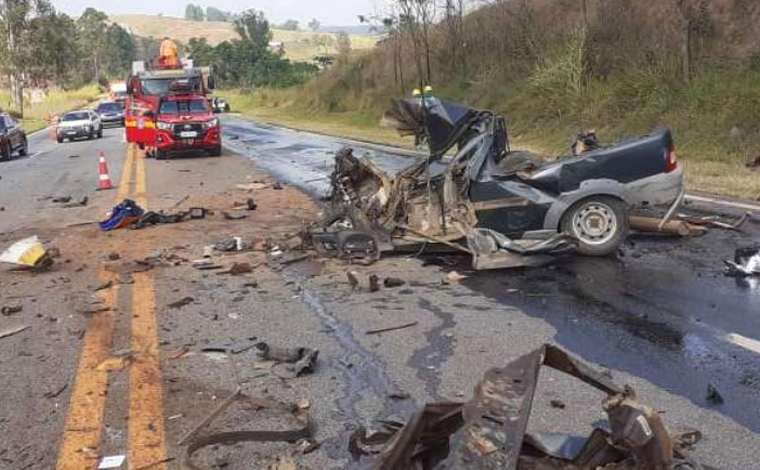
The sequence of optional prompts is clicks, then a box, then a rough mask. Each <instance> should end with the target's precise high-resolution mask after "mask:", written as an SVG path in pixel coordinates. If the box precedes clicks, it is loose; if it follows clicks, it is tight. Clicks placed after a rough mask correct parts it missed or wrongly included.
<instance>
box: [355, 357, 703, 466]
mask: <svg viewBox="0 0 760 470" xmlns="http://www.w3.org/2000/svg"><path fill="white" fill-rule="evenodd" d="M541 366H547V367H551V368H554V369H556V370H558V371H561V372H564V373H566V374H569V375H571V376H573V377H576V378H578V379H580V380H581V381H583V382H585V383H586V384H588V385H591V386H593V387H594V388H596V389H598V390H600V391H602V392H604V393H606V394H607V399H606V400H605V401H604V403H603V406H604V410H605V411H606V412H607V415H608V418H609V430H607V429H603V428H597V429H595V430H594V431H593V432H592V433H591V435H590V436H589V438H588V439H587V440H586V442H585V443H583V444H580V445H578V446H576V445H571V443H572V441H573V439H572V438H571V437H570V436H559V435H556V434H551V435H549V434H541V433H532V432H531V433H528V432H527V425H528V419H529V418H530V413H531V407H532V403H533V398H534V394H535V391H536V386H537V380H538V375H539V370H540V368H541ZM383 426H384V428H383V429H382V430H381V431H377V432H374V433H370V432H368V431H367V430H366V429H360V430H359V431H358V432H356V433H354V434H353V435H352V436H351V439H350V444H349V449H350V450H351V453H352V455H353V456H354V458H356V459H358V458H361V456H366V455H371V454H373V453H377V452H379V454H378V455H377V457H376V458H375V460H374V461H373V463H372V466H371V468H373V469H374V470H390V469H393V470H406V469H422V470H432V469H434V468H473V469H476V468H477V469H486V468H502V469H505V470H518V469H520V470H525V469H537V468H540V469H542V470H560V469H570V468H573V469H587V468H599V469H601V468H609V469H611V468H630V469H642V470H643V469H647V470H649V469H665V468H683V469H699V468H702V467H701V466H700V465H699V464H698V463H697V462H695V461H693V460H691V458H690V457H689V455H688V452H687V450H688V449H686V447H687V445H686V443H687V442H688V443H689V445H691V444H693V443H694V442H695V439H694V437H695V436H689V438H688V439H680V438H679V437H671V435H670V434H669V432H668V430H667V429H666V427H665V425H664V423H663V420H662V418H661V417H660V415H659V413H657V411H655V410H653V409H652V408H650V407H648V406H645V405H642V404H640V403H639V402H638V401H637V399H636V394H635V392H634V391H633V390H632V389H631V388H630V387H626V388H620V387H619V386H617V385H616V384H614V383H613V382H612V381H611V380H610V379H609V378H607V377H606V376H605V375H603V374H601V373H599V372H596V371H594V370H593V369H592V368H591V367H590V366H589V365H587V364H585V363H583V362H581V361H580V360H578V359H576V358H573V357H571V356H570V355H568V354H567V353H566V352H565V351H563V350H561V349H559V348H557V347H556V346H552V345H546V346H544V347H542V348H540V349H538V350H536V351H534V352H532V353H530V354H527V355H525V356H522V357H520V358H518V359H516V360H515V361H512V362H511V363H509V364H507V365H506V366H505V367H502V368H494V369H491V370H489V371H487V372H486V374H485V376H484V378H483V380H482V381H481V382H480V383H478V385H477V386H476V387H475V394H474V397H473V398H472V400H470V401H469V402H467V403H438V404H428V405H426V406H425V407H424V408H423V409H421V410H420V411H418V412H417V413H416V414H415V415H414V416H413V417H412V418H411V419H410V420H409V422H408V423H407V424H406V425H403V424H399V423H396V422H392V421H386V422H383ZM570 449H572V451H571V450H570Z"/></svg>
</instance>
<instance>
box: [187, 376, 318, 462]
mask: <svg viewBox="0 0 760 470" xmlns="http://www.w3.org/2000/svg"><path fill="white" fill-rule="evenodd" d="M237 401H241V402H244V403H247V404H250V405H252V406H253V407H254V409H256V410H261V409H267V410H269V411H270V412H271V413H276V414H278V415H280V416H281V417H282V418H283V420H288V421H290V422H292V423H293V426H292V427H291V428H290V429H288V430H285V431H282V430H278V431H269V430H254V431H241V430H238V431H229V432H220V433H215V434H209V435H206V436H203V435H200V433H201V431H202V430H203V429H204V428H206V427H207V426H208V425H209V424H211V422H212V421H214V420H215V419H216V418H217V417H219V416H220V415H221V414H222V412H224V411H225V410H226V409H227V408H229V407H230V405H232V404H233V403H235V402H237ZM311 435H312V430H311V419H310V416H309V407H308V406H307V407H304V406H302V404H300V403H299V404H295V405H291V404H286V403H280V402H275V401H271V400H265V399H260V398H251V397H246V396H244V395H243V394H242V393H241V389H240V387H239V386H238V388H237V390H236V391H235V392H234V393H233V394H232V395H230V397H229V398H227V399H226V400H224V402H222V403H221V404H220V405H219V406H218V407H217V408H216V409H215V410H214V411H213V412H212V413H211V414H210V415H209V416H208V417H206V418H205V419H204V420H203V421H201V422H200V423H199V424H198V425H197V426H196V427H194V428H193V429H192V430H191V431H190V432H189V433H188V434H187V435H186V436H185V437H184V438H183V439H182V440H181V441H180V442H179V445H180V446H184V445H187V448H186V449H185V453H184V455H183V457H182V468H183V469H184V470H201V468H200V467H198V466H196V465H195V463H194V462H193V461H192V457H193V454H195V453H196V452H197V451H199V450H200V449H203V448H205V447H209V446H214V445H234V444H236V443H239V442H292V443H295V442H298V441H300V440H302V439H308V438H310V437H311ZM275 468H277V467H275ZM280 468H281V469H285V468H287V467H280ZM292 468H295V467H292Z"/></svg>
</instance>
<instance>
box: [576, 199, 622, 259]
mask: <svg viewBox="0 0 760 470" xmlns="http://www.w3.org/2000/svg"><path fill="white" fill-rule="evenodd" d="M562 230H563V231H564V232H565V233H568V234H570V235H572V236H574V237H575V238H576V239H577V240H578V251H579V252H580V253H581V254H583V255H586V256H607V255H611V254H613V253H616V252H617V251H618V249H619V248H620V245H622V244H623V242H624V241H625V239H626V237H627V236H628V207H627V206H626V204H625V203H624V202H623V201H621V200H620V199H616V198H614V197H610V196H592V197H589V198H586V199H583V200H582V201H579V202H577V203H575V204H574V205H573V206H572V207H571V208H570V209H569V210H568V211H567V212H566V213H565V215H564V217H563V218H562Z"/></svg>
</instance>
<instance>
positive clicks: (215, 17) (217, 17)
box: [185, 3, 237, 23]
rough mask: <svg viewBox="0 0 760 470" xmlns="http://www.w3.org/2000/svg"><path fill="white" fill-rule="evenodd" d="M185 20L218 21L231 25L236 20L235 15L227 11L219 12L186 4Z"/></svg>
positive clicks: (216, 9) (215, 9)
mask: <svg viewBox="0 0 760 470" xmlns="http://www.w3.org/2000/svg"><path fill="white" fill-rule="evenodd" d="M185 19H186V20H188V21H219V22H223V23H231V22H233V21H235V20H236V19H237V15H235V14H233V13H230V12H228V11H224V10H220V9H219V8H216V7H206V9H205V10H204V9H203V7H202V6H200V5H195V4H192V3H190V4H188V5H187V6H186V7H185Z"/></svg>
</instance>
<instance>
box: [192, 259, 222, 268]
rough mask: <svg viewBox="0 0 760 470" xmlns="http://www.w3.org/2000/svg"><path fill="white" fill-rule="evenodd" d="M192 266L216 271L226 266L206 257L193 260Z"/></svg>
mask: <svg viewBox="0 0 760 470" xmlns="http://www.w3.org/2000/svg"><path fill="white" fill-rule="evenodd" d="M192 266H193V267H194V268H195V269H197V270H199V271H214V270H217V269H224V266H222V265H220V264H216V263H214V262H213V261H212V260H210V259H207V258H204V259H197V260H195V261H193V262H192Z"/></svg>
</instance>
